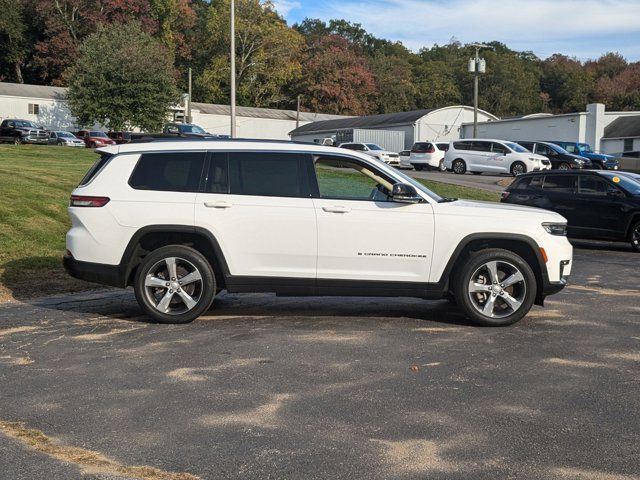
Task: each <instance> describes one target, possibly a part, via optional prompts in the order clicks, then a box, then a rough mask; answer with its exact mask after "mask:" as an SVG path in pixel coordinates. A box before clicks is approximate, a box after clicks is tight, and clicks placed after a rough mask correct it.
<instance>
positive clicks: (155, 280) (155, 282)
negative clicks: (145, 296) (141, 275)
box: [144, 275, 167, 288]
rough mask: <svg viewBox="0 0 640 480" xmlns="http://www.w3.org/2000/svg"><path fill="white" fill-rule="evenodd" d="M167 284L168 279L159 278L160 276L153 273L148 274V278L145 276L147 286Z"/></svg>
mask: <svg viewBox="0 0 640 480" xmlns="http://www.w3.org/2000/svg"><path fill="white" fill-rule="evenodd" d="M166 284H167V281H166V280H163V279H162V278H159V277H154V276H153V275H147V278H145V280H144V286H145V287H156V288H158V287H161V288H167V285H166Z"/></svg>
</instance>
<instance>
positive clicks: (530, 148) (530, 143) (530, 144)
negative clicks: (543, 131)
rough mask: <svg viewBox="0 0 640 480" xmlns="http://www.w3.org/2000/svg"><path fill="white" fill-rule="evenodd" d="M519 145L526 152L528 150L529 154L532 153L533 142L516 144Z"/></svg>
mask: <svg viewBox="0 0 640 480" xmlns="http://www.w3.org/2000/svg"><path fill="white" fill-rule="evenodd" d="M518 143H519V144H520V145H522V146H523V147H524V148H526V149H527V150H529V151H530V152H533V145H534V143H533V142H518ZM538 148H540V145H538Z"/></svg>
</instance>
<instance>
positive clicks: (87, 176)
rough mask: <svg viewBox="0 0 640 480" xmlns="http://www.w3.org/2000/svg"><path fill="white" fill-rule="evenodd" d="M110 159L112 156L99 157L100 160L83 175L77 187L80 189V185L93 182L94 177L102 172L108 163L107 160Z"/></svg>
mask: <svg viewBox="0 0 640 480" xmlns="http://www.w3.org/2000/svg"><path fill="white" fill-rule="evenodd" d="M112 157H113V155H107V154H103V155H101V156H100V158H99V159H98V160H96V162H95V163H94V164H93V165H92V166H91V168H90V169H89V171H88V172H87V173H86V174H85V176H84V178H83V179H82V180H80V184H79V185H78V186H79V187H81V186H82V185H86V184H87V183H89V182H90V181H91V180H93V179H94V177H95V176H96V175H97V174H98V172H99V171H100V170H102V169H103V168H104V166H105V165H106V164H107V163H109V160H111V158H112Z"/></svg>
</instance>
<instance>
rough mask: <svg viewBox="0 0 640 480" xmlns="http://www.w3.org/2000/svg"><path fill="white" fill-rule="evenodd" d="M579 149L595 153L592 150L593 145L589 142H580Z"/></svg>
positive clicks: (582, 151)
mask: <svg viewBox="0 0 640 480" xmlns="http://www.w3.org/2000/svg"><path fill="white" fill-rule="evenodd" d="M578 151H579V152H580V153H593V152H592V151H591V147H590V146H589V144H587V143H579V144H578Z"/></svg>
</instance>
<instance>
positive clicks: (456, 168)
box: [451, 158, 467, 175]
mask: <svg viewBox="0 0 640 480" xmlns="http://www.w3.org/2000/svg"><path fill="white" fill-rule="evenodd" d="M451 167H452V168H453V172H454V173H457V174H458V175H462V174H464V173H465V172H466V171H467V164H466V163H464V160H460V159H459V158H458V159H456V160H454V161H453V165H451Z"/></svg>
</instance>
